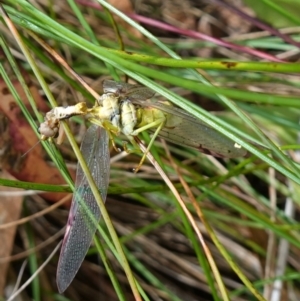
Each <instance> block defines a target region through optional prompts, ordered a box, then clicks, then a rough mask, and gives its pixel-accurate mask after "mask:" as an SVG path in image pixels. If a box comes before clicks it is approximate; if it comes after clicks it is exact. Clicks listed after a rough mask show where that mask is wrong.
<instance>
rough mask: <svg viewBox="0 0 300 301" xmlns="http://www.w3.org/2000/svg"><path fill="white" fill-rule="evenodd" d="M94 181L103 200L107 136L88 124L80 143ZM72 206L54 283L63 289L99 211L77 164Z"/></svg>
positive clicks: (80, 258)
mask: <svg viewBox="0 0 300 301" xmlns="http://www.w3.org/2000/svg"><path fill="white" fill-rule="evenodd" d="M81 152H82V154H83V157H84V158H85V160H86V163H87V166H88V167H89V169H90V171H91V174H92V176H93V178H94V180H95V183H96V184H97V186H98V187H99V189H100V193H101V196H102V199H103V200H104V201H105V199H106V194H107V187H108V184H109V168H110V166H109V164H110V162H109V137H108V133H107V132H106V130H105V129H103V128H101V127H98V126H96V125H92V126H90V128H89V129H88V130H87V132H86V134H85V137H84V139H83V141H82V144H81ZM75 187H76V188H75V191H74V195H73V200H72V205H71V209H70V213H69V218H68V223H67V228H66V233H65V237H64V240H63V245H62V249H61V252H60V258H59V262H58V267H57V278H56V282H57V286H58V290H59V292H60V293H62V292H64V291H65V290H66V288H67V287H68V286H69V285H70V283H71V282H72V280H73V279H74V277H75V275H76V273H77V272H78V270H79V268H80V266H81V264H82V262H83V259H84V257H85V255H86V253H87V251H88V249H89V246H90V244H91V242H92V239H93V236H94V234H95V232H96V228H97V223H98V222H99V219H100V215H101V212H100V210H99V207H98V204H97V202H96V200H95V198H94V195H93V193H92V191H91V189H90V187H89V185H88V182H87V179H86V177H85V174H84V172H83V170H82V168H81V166H80V164H78V166H77V175H76V183H75Z"/></svg>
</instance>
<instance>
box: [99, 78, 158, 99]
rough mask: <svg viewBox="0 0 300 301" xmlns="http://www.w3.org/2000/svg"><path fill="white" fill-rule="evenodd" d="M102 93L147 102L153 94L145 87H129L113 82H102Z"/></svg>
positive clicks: (125, 84) (129, 85)
mask: <svg viewBox="0 0 300 301" xmlns="http://www.w3.org/2000/svg"><path fill="white" fill-rule="evenodd" d="M103 91H104V93H116V94H119V95H120V96H121V97H124V98H128V99H130V100H147V99H149V98H151V97H153V96H154V94H155V92H154V91H153V90H151V89H149V88H147V87H144V86H140V85H131V84H127V83H123V82H115V81H113V80H104V81H103Z"/></svg>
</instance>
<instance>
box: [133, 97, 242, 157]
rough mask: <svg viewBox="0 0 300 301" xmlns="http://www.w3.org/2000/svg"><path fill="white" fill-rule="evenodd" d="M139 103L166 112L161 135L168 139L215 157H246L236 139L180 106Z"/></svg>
mask: <svg viewBox="0 0 300 301" xmlns="http://www.w3.org/2000/svg"><path fill="white" fill-rule="evenodd" d="M138 103H139V105H141V106H145V109H147V107H148V109H149V108H150V109H151V108H155V109H159V110H161V111H163V112H165V113H166V116H167V122H166V124H165V126H164V127H163V128H162V129H161V131H160V132H159V136H160V137H162V138H164V139H166V140H167V141H170V142H173V143H175V144H179V145H183V146H189V147H192V148H196V149H198V150H199V151H201V152H202V153H205V154H208V155H212V156H214V157H221V158H237V157H244V156H245V155H246V153H247V151H246V150H245V149H243V148H241V147H240V146H239V145H238V144H236V143H235V142H234V141H232V140H231V139H229V138H227V137H226V136H224V135H223V134H222V133H219V132H218V131H216V130H215V129H213V128H211V127H210V126H208V125H207V124H205V123H204V122H201V121H200V120H198V119H197V118H195V117H194V116H192V115H190V114H189V113H187V112H186V111H184V110H182V109H180V108H176V107H173V106H170V105H166V104H164V103H161V102H159V101H158V102H147V101H146V102H145V101H144V102H138ZM154 130H155V129H152V130H151V131H154Z"/></svg>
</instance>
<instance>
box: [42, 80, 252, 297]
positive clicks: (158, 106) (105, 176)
mask: <svg viewBox="0 0 300 301" xmlns="http://www.w3.org/2000/svg"><path fill="white" fill-rule="evenodd" d="M103 88H104V89H103V90H104V94H103V95H102V96H101V97H100V98H99V99H98V100H97V102H96V104H95V105H94V107H92V108H88V107H87V105H86V103H78V104H77V105H75V106H69V107H56V108H54V109H52V110H51V111H50V112H48V113H47V114H46V117H45V121H44V122H43V123H42V124H41V125H40V128H39V130H40V133H41V139H44V140H46V139H48V138H52V137H55V136H56V134H57V132H58V128H59V121H60V120H63V119H67V118H70V117H71V116H74V115H83V116H86V117H87V118H88V119H89V120H90V121H91V123H92V124H93V125H92V126H91V127H90V128H89V129H88V130H87V133H86V134H85V137H84V139H83V141H82V144H81V151H82V155H83V157H84V158H85V160H86V163H87V166H88V167H89V169H90V171H91V174H92V176H93V178H94V180H95V183H96V184H97V186H98V187H99V190H100V192H101V196H102V199H103V200H104V201H105V199H106V193H107V188H108V184H109V168H110V166H109V139H112V137H113V135H118V134H120V133H122V134H124V135H125V136H126V137H127V138H128V139H129V141H130V142H132V143H133V144H134V145H135V146H136V143H135V140H134V136H137V135H138V134H139V133H141V132H143V131H145V130H149V131H151V132H153V133H154V135H153V137H154V138H153V140H151V142H150V146H151V144H152V143H153V141H154V139H155V137H156V136H160V137H162V138H164V139H166V140H167V141H170V142H173V143H175V144H178V145H183V146H188V147H192V148H195V149H198V150H199V151H201V152H203V153H205V154H209V155H213V156H215V157H224V158H236V157H243V156H245V155H246V150H244V149H243V148H241V147H240V146H239V145H238V144H236V143H234V142H233V141H232V140H231V139H229V138H227V137H226V136H224V135H223V134H221V133H219V132H217V131H216V130H214V129H213V128H211V127H209V126H208V125H206V124H205V123H203V122H201V121H199V120H198V119H196V118H195V117H193V116H192V115H190V114H188V113H187V112H185V111H184V110H181V109H179V108H176V107H174V106H172V105H171V104H170V103H167V102H163V101H158V100H157V101H150V100H149V99H150V98H152V97H153V96H154V94H155V92H154V91H152V90H151V89H149V88H146V87H143V86H140V85H131V84H127V83H122V82H115V81H112V80H106V81H104V83H103ZM112 142H113V141H112ZM100 216H101V213H100V210H99V207H98V204H97V202H96V200H95V198H94V196H93V194H92V192H91V190H90V188H89V185H88V182H87V179H86V177H85V175H84V173H83V171H82V169H81V166H80V165H79V164H78V167H77V176H76V182H75V191H74V195H73V200H72V205H71V209H70V213H69V218H68V223H67V228H66V232H65V236H64V240H63V245H62V249H61V253H60V258H59V263H58V268H57V285H58V289H59V292H60V293H62V292H63V291H65V290H66V288H67V287H68V286H69V285H70V283H71V282H72V281H73V279H74V277H75V275H76V273H77V271H78V269H79V268H80V266H81V264H82V261H83V260H84V257H85V255H86V253H87V251H88V249H89V246H90V244H91V241H92V239H93V236H94V234H95V232H96V228H97V222H98V221H99V220H100Z"/></svg>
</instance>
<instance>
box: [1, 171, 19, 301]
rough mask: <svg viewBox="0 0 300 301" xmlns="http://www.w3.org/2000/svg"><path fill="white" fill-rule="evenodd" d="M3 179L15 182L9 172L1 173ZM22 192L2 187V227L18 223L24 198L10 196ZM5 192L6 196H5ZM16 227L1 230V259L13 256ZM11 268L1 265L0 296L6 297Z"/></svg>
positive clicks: (7, 265)
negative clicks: (5, 288) (5, 292)
mask: <svg viewBox="0 0 300 301" xmlns="http://www.w3.org/2000/svg"><path fill="white" fill-rule="evenodd" d="M0 177H1V178H5V179H11V180H14V179H15V178H13V177H12V176H11V175H9V173H7V172H1V174H0ZM15 191H20V189H16V188H11V187H1V186H0V195H1V202H0V225H3V224H6V223H9V222H13V221H16V220H17V219H18V218H19V217H20V214H21V210H22V200H23V197H22V196H14V195H10V193H11V192H15ZM4 192H5V194H6V195H4ZM15 234H16V227H9V228H7V229H4V230H0V240H1V242H2V243H1V246H0V258H6V257H9V256H10V255H11V252H12V248H13V243H14V240H15ZM8 267H9V262H5V263H3V262H2V263H0V271H1V273H0V296H4V292H3V290H4V287H5V284H6V275H7V270H8Z"/></svg>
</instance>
